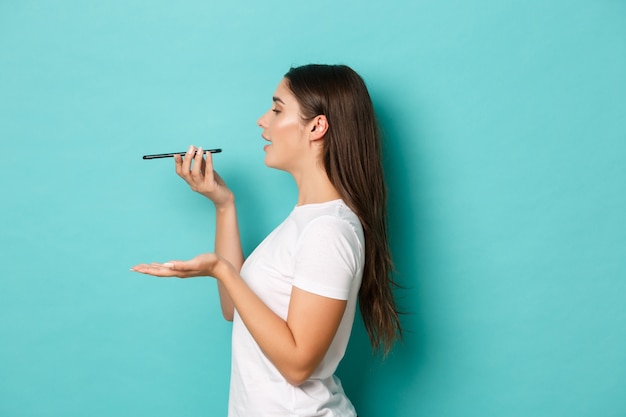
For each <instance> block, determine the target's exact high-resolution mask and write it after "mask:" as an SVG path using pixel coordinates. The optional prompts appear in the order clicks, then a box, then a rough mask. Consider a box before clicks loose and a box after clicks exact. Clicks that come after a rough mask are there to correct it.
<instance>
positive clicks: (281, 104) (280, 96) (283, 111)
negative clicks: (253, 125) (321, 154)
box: [257, 78, 309, 174]
mask: <svg viewBox="0 0 626 417" xmlns="http://www.w3.org/2000/svg"><path fill="white" fill-rule="evenodd" d="M272 100H273V105H272V108H271V109H270V110H268V111H267V112H266V113H265V114H264V115H263V116H261V117H260V118H259V120H258V121H257V124H258V125H259V126H260V127H261V128H262V129H263V133H262V134H261V136H262V137H263V139H265V140H266V141H268V142H269V144H267V145H265V147H263V150H264V151H265V164H266V165H267V166H268V167H272V168H276V169H281V170H284V171H287V172H290V173H292V174H293V173H294V172H295V171H296V170H297V168H298V166H299V164H300V162H301V161H302V160H303V158H304V157H305V156H306V153H307V151H308V149H309V147H308V140H307V135H306V134H305V133H306V129H305V125H304V123H303V122H302V119H301V118H300V105H299V104H298V102H297V100H296V98H295V97H294V95H293V94H292V93H291V90H290V89H289V87H288V86H287V81H286V80H285V79H284V78H283V79H282V81H281V82H280V83H279V84H278V87H276V91H275V92H274V97H273V98H272Z"/></svg>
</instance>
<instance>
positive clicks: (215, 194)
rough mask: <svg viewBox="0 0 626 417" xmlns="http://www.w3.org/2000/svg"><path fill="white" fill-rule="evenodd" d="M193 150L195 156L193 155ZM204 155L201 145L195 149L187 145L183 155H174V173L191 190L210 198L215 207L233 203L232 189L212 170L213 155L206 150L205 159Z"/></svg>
mask: <svg viewBox="0 0 626 417" xmlns="http://www.w3.org/2000/svg"><path fill="white" fill-rule="evenodd" d="M194 152H195V156H193V154H194ZM204 156H205V155H204V152H203V151H202V147H200V148H197V149H196V148H195V147H194V146H193V145H192V146H190V147H189V149H188V150H187V153H186V154H185V156H184V157H181V156H180V155H174V161H175V163H176V173H177V174H178V176H179V177H181V178H182V179H184V180H185V182H186V183H187V184H189V186H190V187H191V189H192V190H193V191H195V192H197V193H200V194H202V195H203V196H205V197H207V198H208V199H209V200H211V201H212V202H213V204H215V207H216V208H220V207H224V206H226V205H228V204H231V203H233V202H234V195H233V193H232V191H230V189H229V188H228V187H227V186H226V184H225V183H224V180H222V178H221V177H220V176H219V175H218V173H217V172H215V171H214V170H213V156H212V155H211V153H210V152H206V159H205V158H204ZM192 162H193V167H192Z"/></svg>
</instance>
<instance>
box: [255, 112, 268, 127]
mask: <svg viewBox="0 0 626 417" xmlns="http://www.w3.org/2000/svg"><path fill="white" fill-rule="evenodd" d="M268 113H269V110H268V111H267V112H265V113H264V114H263V115H262V116H261V117H259V120H257V121H256V124H257V126H259V127H262V128H263V129H265V128H266V127H267V114H268Z"/></svg>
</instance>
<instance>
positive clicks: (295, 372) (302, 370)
mask: <svg viewBox="0 0 626 417" xmlns="http://www.w3.org/2000/svg"><path fill="white" fill-rule="evenodd" d="M315 369H316V367H315V366H313V365H312V364H311V365H305V366H301V367H293V368H291V369H286V370H285V371H284V372H282V374H283V377H284V378H285V380H286V381H287V382H288V383H289V384H290V385H293V386H294V387H297V386H300V385H302V384H304V383H305V382H306V381H307V380H308V379H309V378H310V377H311V375H313V372H314V371H315Z"/></svg>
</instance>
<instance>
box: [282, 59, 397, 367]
mask: <svg viewBox="0 0 626 417" xmlns="http://www.w3.org/2000/svg"><path fill="white" fill-rule="evenodd" d="M285 78H286V80H287V82H288V85H289V88H290V90H291V92H292V93H293V94H294V96H295V97H296V99H297V100H298V103H299V105H300V111H301V113H302V118H303V119H304V120H305V121H308V120H311V119H313V118H314V117H315V116H318V115H325V116H326V119H327V120H328V126H329V127H328V131H327V133H326V135H325V137H324V150H323V163H324V168H325V169H326V173H327V175H328V178H329V179H330V181H331V183H332V184H333V186H334V187H335V188H336V189H337V191H338V192H339V193H340V195H341V197H342V199H343V200H344V201H345V203H346V204H347V205H348V206H349V207H350V208H351V209H352V210H353V211H354V212H355V213H356V215H357V216H358V217H359V220H360V221H361V224H362V226H363V232H364V234H365V267H364V271H363V279H362V282H361V289H360V291H359V306H360V309H361V315H362V316H363V322H364V323H365V329H366V330H367V333H368V335H369V338H370V342H371V344H372V348H373V349H374V351H379V350H380V349H381V348H382V350H383V354H384V355H386V354H387V353H388V352H389V351H390V350H391V347H392V346H393V343H394V341H395V340H397V339H400V338H401V337H402V329H401V326H400V318H399V313H398V309H397V306H396V302H395V300H394V297H393V290H394V288H395V287H397V285H396V283H395V281H394V278H393V263H392V258H391V252H390V250H389V244H388V240H387V187H386V185H385V181H384V177H383V168H382V162H381V135H380V129H379V127H378V122H377V120H376V116H375V114H374V107H373V105H372V100H371V98H370V95H369V93H368V91H367V87H366V86H365V82H364V81H363V79H362V78H361V77H360V76H359V75H358V74H357V73H356V72H355V71H354V70H352V69H351V68H350V67H347V66H345V65H315V64H312V65H305V66H301V67H296V68H291V69H290V70H289V72H287V74H285Z"/></svg>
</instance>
